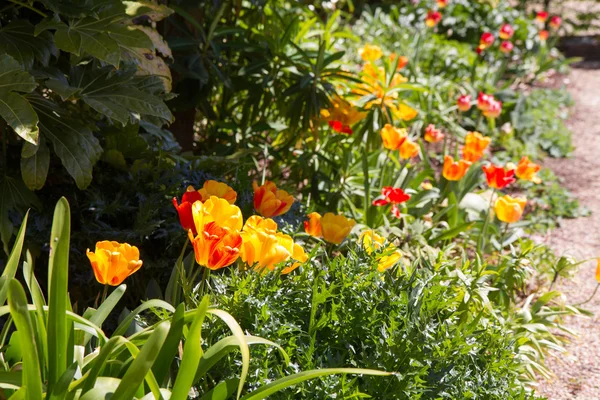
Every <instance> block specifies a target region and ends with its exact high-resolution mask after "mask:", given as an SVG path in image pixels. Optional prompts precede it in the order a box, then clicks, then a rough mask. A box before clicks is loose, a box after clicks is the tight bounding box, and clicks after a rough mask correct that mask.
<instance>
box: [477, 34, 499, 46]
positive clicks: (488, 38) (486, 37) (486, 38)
mask: <svg viewBox="0 0 600 400" xmlns="http://www.w3.org/2000/svg"><path fill="white" fill-rule="evenodd" d="M494 40H495V38H494V35H492V34H491V33H489V32H483V33H482V34H481V38H479V47H480V48H481V49H482V50H484V49H487V48H488V47H490V46H491V45H492V44H494Z"/></svg>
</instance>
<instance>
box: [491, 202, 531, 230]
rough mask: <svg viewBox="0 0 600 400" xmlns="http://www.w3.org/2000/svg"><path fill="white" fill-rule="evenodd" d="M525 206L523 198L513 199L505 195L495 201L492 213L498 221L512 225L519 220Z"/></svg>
mask: <svg viewBox="0 0 600 400" xmlns="http://www.w3.org/2000/svg"><path fill="white" fill-rule="evenodd" d="M526 205H527V199H525V198H523V197H517V198H514V197H511V196H509V195H506V196H503V197H500V198H498V199H497V200H496V203H495V204H494V211H495V212H496V217H497V218H498V219H499V220H500V221H502V222H506V223H512V222H517V221H518V220H520V219H521V216H522V215H523V211H524V210H525V206H526Z"/></svg>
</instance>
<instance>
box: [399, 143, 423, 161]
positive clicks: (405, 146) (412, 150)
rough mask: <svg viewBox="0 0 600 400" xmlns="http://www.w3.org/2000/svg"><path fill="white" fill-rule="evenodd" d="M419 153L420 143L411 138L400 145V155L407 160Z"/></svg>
mask: <svg viewBox="0 0 600 400" xmlns="http://www.w3.org/2000/svg"><path fill="white" fill-rule="evenodd" d="M418 155H419V145H418V144H416V143H415V142H413V141H412V140H410V139H406V140H405V141H404V142H403V143H402V145H401V146H400V157H402V158H403V159H405V160H408V159H409V158H413V157H416V156H418Z"/></svg>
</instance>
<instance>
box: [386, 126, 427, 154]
mask: <svg viewBox="0 0 600 400" xmlns="http://www.w3.org/2000/svg"><path fill="white" fill-rule="evenodd" d="M380 135H381V141H382V142H383V147H385V148H386V149H388V150H392V151H396V150H398V151H399V154H400V157H401V158H403V159H405V160H407V159H409V158H413V157H416V156H418V155H419V145H418V144H417V143H415V142H413V141H412V140H410V138H409V137H408V132H407V130H406V129H405V128H396V127H395V126H392V125H391V124H385V126H384V127H383V128H382V129H381V132H380Z"/></svg>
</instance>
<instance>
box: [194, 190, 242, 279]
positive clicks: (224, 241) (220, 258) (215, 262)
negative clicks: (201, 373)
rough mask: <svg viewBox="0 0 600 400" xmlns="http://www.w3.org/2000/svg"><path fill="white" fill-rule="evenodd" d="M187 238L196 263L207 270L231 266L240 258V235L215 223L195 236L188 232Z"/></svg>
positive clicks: (206, 225)
mask: <svg viewBox="0 0 600 400" xmlns="http://www.w3.org/2000/svg"><path fill="white" fill-rule="evenodd" d="M213 198H214V197H213ZM209 201H210V200H209ZM188 236H189V239H190V242H192V246H193V247H194V255H195V256H196V262H197V263H198V264H199V265H202V266H203V267H206V268H208V269H212V270H215V269H220V268H224V267H226V266H228V265H231V264H233V263H234V262H235V260H237V259H238V257H239V256H240V248H241V246H242V236H241V235H240V233H239V232H238V231H237V230H234V229H231V228H227V227H222V226H219V225H218V224H217V222H215V221H211V222H208V223H206V224H204V226H203V227H202V231H200V233H199V234H198V235H196V236H195V235H194V234H192V231H191V230H190V231H188Z"/></svg>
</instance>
